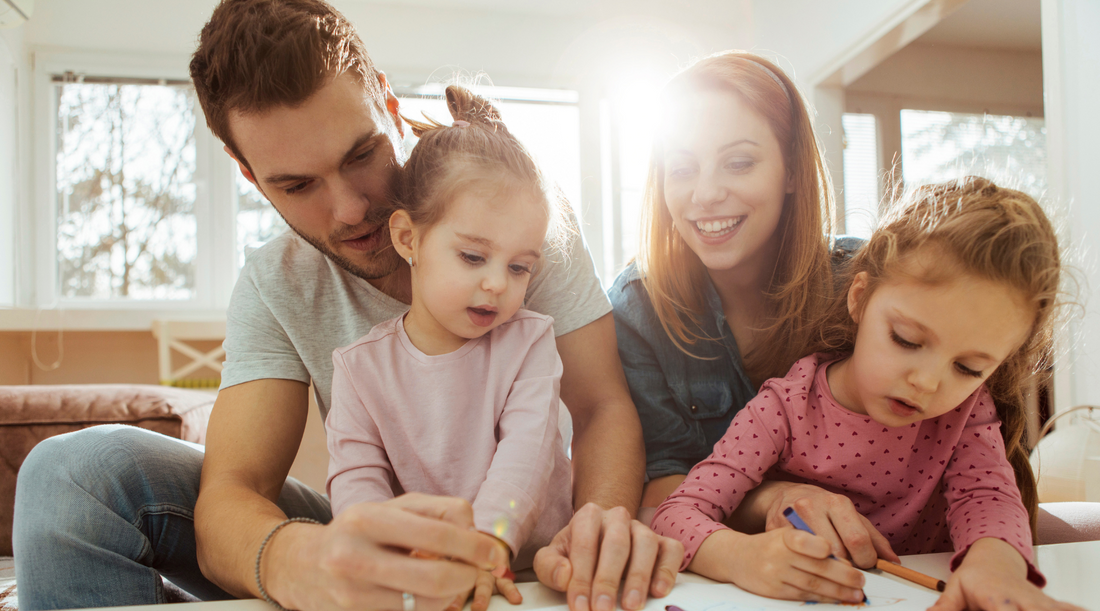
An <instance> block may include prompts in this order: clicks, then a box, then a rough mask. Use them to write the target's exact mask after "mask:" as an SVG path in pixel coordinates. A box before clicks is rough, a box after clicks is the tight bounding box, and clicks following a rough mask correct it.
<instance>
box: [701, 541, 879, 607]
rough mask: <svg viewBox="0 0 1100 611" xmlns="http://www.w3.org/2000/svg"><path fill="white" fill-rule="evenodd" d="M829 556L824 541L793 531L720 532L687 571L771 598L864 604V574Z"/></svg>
mask: <svg viewBox="0 0 1100 611" xmlns="http://www.w3.org/2000/svg"><path fill="white" fill-rule="evenodd" d="M831 551H832V550H831V549H830V546H829V542H828V541H827V540H825V539H824V538H823V537H818V536H815V535H811V534H810V533H806V532H802V531H800V530H795V529H794V528H791V527H787V528H779V529H775V530H771V531H768V532H766V533H761V534H756V535H745V534H742V533H737V532H734V531H729V530H721V531H718V532H716V533H714V534H712V535H711V536H709V537H707V538H706V540H705V541H703V545H701V546H700V547H699V552H698V553H697V554H696V557H695V558H694V559H693V560H692V563H691V566H690V567H689V568H691V569H692V570H694V571H696V572H698V573H701V574H704V575H706V576H708V577H711V578H712V579H721V580H723V581H730V582H732V583H734V584H736V585H737V586H739V587H741V588H743V589H745V590H748V591H749V592H752V593H754V594H759V595H761V596H767V597H769V598H781V599H786V600H811V601H817V602H825V601H828V602H835V601H841V602H849V603H858V602H862V601H863V591H862V588H863V582H864V578H863V573H861V572H860V571H859V570H858V569H855V568H852V566H851V564H849V563H848V562H847V561H843V560H837V559H835V558H830V557H829V554H830V553H831ZM697 563H698V564H700V565H701V566H699V567H697V566H696V564H697ZM700 569H702V570H700ZM715 569H717V570H715Z"/></svg>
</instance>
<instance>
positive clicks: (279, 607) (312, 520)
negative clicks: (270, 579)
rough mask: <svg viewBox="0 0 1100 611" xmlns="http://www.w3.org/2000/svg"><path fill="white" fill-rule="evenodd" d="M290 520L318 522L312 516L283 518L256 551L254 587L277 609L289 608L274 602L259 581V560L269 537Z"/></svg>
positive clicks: (261, 558)
mask: <svg viewBox="0 0 1100 611" xmlns="http://www.w3.org/2000/svg"><path fill="white" fill-rule="evenodd" d="M292 522H308V523H310V524H320V522H318V521H317V520H314V519H313V518H290V519H288V520H283V521H282V522H279V523H278V524H277V525H276V526H275V528H272V529H271V532H269V533H267V536H266V537H264V542H263V543H261V544H260V551H258V552H256V588H258V589H259V590H260V596H262V597H263V599H264V600H266V601H267V602H268V604H270V605H271V606H273V607H275V608H276V609H278V610H279V611H290V610H289V609H287V608H286V607H284V606H282V605H280V604H279V603H277V602H275V599H273V598H271V595H269V594H268V593H267V590H265V589H264V584H263V582H262V581H260V561H261V560H263V557H264V548H266V547H267V544H268V542H270V541H271V538H272V537H274V536H275V533H277V532H279V529H281V528H282V527H284V526H286V525H287V524H290V523H292Z"/></svg>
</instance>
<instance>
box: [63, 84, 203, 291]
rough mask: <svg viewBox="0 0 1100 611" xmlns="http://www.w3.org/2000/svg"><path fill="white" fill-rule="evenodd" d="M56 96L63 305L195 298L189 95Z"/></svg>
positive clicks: (132, 89)
mask: <svg viewBox="0 0 1100 611" xmlns="http://www.w3.org/2000/svg"><path fill="white" fill-rule="evenodd" d="M98 80H99V81H106V80H107V79H98ZM55 87H56V92H57V109H58V113H57V121H58V124H57V158H56V162H57V165H56V168H57V174H56V176H57V179H56V185H57V206H58V207H57V248H58V271H59V274H58V276H59V280H60V294H61V296H62V297H66V298H86V299H99V300H110V299H126V298H129V299H173V300H179V299H190V298H193V297H194V290H195V289H194V287H195V254H196V229H197V227H196V225H197V223H196V219H195V213H194V206H195V197H196V188H195V180H194V176H195V154H196V146H195V97H194V93H193V91H192V90H191V88H190V87H189V86H185V85H162V84H127V83H123V82H109V81H108V82H91V83H89V82H77V83H69V82H61V83H58V84H57V85H56V86H55Z"/></svg>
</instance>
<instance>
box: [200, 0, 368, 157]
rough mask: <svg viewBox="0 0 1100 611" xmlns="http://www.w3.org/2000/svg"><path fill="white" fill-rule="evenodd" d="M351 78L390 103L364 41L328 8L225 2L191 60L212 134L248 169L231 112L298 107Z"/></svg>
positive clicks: (269, 0) (296, 2) (263, 0)
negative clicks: (231, 128)
mask: <svg viewBox="0 0 1100 611" xmlns="http://www.w3.org/2000/svg"><path fill="white" fill-rule="evenodd" d="M345 72H348V73H351V74H352V75H353V76H354V77H355V79H356V80H357V81H359V82H360V83H361V84H362V85H363V87H364V89H365V90H366V92H367V93H368V94H369V95H371V96H372V97H375V98H377V99H378V100H382V96H383V95H384V94H383V91H382V87H381V84H380V82H379V79H378V74H377V72H376V71H375V69H374V63H373V62H371V59H370V57H369V56H368V55H367V52H366V50H365V49H364V48H363V41H362V40H360V39H359V35H358V34H356V33H355V28H354V27H352V25H351V23H350V22H348V20H347V19H346V18H344V16H343V15H341V14H340V12H339V11H337V10H336V9H334V8H332V6H330V5H329V4H328V3H326V2H323V1H322V0H222V2H221V4H219V5H218V6H217V8H215V9H214V14H213V15H211V16H210V21H208V22H207V23H206V25H205V26H204V27H203V28H202V32H201V33H200V34H199V48H198V49H197V50H196V51H195V54H194V55H193V56H192V57H191V80H192V81H194V83H195V92H196V93H197V94H198V97H199V104H201V105H202V110H203V112H204V113H205V114H206V123H207V125H209V126H210V131H212V132H214V135H215V136H217V137H218V138H220V139H221V141H222V142H224V143H225V144H226V146H228V147H229V149H230V150H231V151H233V154H234V155H235V156H236V157H237V159H238V160H240V161H241V162H242V163H244V164H245V165H246V166H247V165H248V163H247V162H246V161H245V160H244V157H243V156H242V155H241V153H240V150H239V149H238V148H237V145H236V143H235V142H234V141H233V135H232V134H231V133H230V131H229V114H230V112H232V111H236V112H240V113H245V114H248V113H258V112H264V111H265V110H268V109H270V108H274V107H276V106H290V107H294V106H298V105H299V104H302V103H303V102H305V101H306V100H307V99H309V97H310V96H312V95H313V94H314V93H316V92H317V91H318V90H320V89H321V88H322V87H323V86H324V85H325V84H326V83H327V82H329V81H330V80H331V79H332V78H335V77H337V76H340V75H341V74H344V73H345Z"/></svg>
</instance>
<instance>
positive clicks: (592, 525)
mask: <svg viewBox="0 0 1100 611" xmlns="http://www.w3.org/2000/svg"><path fill="white" fill-rule="evenodd" d="M602 513H603V509H601V508H600V507H599V506H598V505H595V504H594V503H589V504H587V505H585V506H584V507H581V508H580V510H579V511H577V512H576V513H575V514H573V519H572V521H570V522H569V526H567V527H566V528H569V529H571V533H570V542H569V564H570V565H571V567H572V569H573V570H572V574H571V575H570V578H569V586H568V588H567V589H566V595H565V599H566V601H567V602H568V603H569V608H570V609H571V611H590V609H591V608H592V607H591V601H592V598H591V597H592V580H593V578H594V577H595V574H596V562H597V560H598V558H599V553H600V529H601V527H602V522H603V518H602V515H601V514H602Z"/></svg>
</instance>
